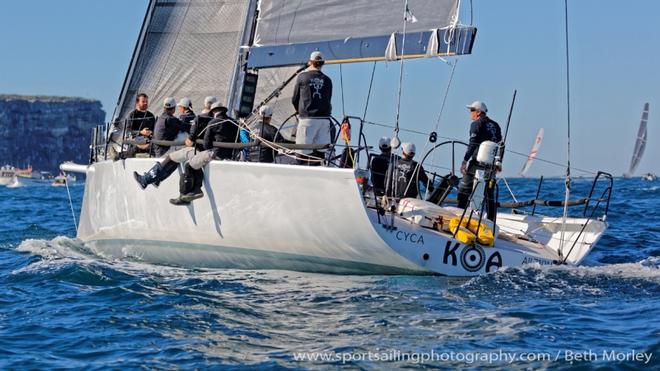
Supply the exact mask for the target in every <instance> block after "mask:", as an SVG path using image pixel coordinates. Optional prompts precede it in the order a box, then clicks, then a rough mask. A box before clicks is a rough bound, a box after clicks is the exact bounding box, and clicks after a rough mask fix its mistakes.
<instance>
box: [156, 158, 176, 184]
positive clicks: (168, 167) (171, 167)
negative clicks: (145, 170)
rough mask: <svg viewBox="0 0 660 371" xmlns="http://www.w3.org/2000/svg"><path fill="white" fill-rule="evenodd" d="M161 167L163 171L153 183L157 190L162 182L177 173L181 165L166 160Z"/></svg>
mask: <svg viewBox="0 0 660 371" xmlns="http://www.w3.org/2000/svg"><path fill="white" fill-rule="evenodd" d="M161 167H162V170H161V171H160V172H159V173H158V176H157V177H156V179H154V181H153V183H152V184H153V185H154V187H156V188H158V186H159V185H160V182H162V181H163V180H165V179H167V178H169V177H170V175H172V173H174V172H175V171H176V169H177V168H178V167H179V164H178V163H176V162H174V161H172V160H170V159H169V158H167V159H165V161H163V164H162V165H161Z"/></svg>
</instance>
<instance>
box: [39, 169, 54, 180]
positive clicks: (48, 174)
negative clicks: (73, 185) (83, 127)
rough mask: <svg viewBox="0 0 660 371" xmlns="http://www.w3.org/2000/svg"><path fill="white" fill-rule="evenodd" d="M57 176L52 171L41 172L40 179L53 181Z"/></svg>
mask: <svg viewBox="0 0 660 371" xmlns="http://www.w3.org/2000/svg"><path fill="white" fill-rule="evenodd" d="M53 178H55V176H53V174H52V173H51V172H50V171H40V172H39V179H41V180H49V179H53Z"/></svg>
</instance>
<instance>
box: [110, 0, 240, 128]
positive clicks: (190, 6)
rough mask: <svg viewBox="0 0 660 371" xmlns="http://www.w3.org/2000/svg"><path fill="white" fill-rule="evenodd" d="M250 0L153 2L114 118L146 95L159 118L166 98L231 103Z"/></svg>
mask: <svg viewBox="0 0 660 371" xmlns="http://www.w3.org/2000/svg"><path fill="white" fill-rule="evenodd" d="M250 4H251V2H250V1H248V0H223V1H217V0H216V1H214V0H151V2H150V4H149V8H148V11H147V15H146V16H145V20H144V23H143V25H142V31H141V33H140V38H139V40H138V43H137V45H136V48H135V51H134V53H133V59H132V61H131V65H130V67H129V70H128V73H127V74H126V79H125V81H124V86H123V88H122V91H121V95H120V98H119V101H118V103H117V108H116V109H115V114H114V117H113V119H121V118H124V117H125V116H126V115H127V113H128V112H130V111H131V110H132V109H133V105H134V101H135V97H136V95H137V94H139V93H142V92H144V93H146V94H147V95H149V97H150V98H151V99H150V100H151V109H152V110H153V111H154V113H156V114H158V113H159V112H158V111H159V109H160V107H161V104H162V103H161V102H162V101H163V99H164V98H166V97H169V96H172V97H176V98H177V99H178V98H182V97H189V98H190V99H191V100H192V102H193V107H194V108H195V109H196V110H199V109H200V108H201V105H202V104H203V101H204V97H206V96H209V95H215V96H217V97H218V98H219V99H220V100H221V101H223V102H225V103H227V102H228V100H229V98H230V93H231V86H232V81H233V79H234V76H235V70H236V65H237V59H238V54H239V51H240V46H241V45H242V44H243V42H244V40H243V39H242V38H243V35H244V31H245V27H246V26H245V25H246V23H248V22H247V19H248V17H249V14H248V13H249V8H250V7H249V5H250Z"/></svg>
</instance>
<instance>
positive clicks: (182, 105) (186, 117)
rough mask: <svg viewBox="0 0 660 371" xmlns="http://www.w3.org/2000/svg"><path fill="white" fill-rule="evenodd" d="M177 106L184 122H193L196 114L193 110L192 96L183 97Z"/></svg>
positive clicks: (180, 117)
mask: <svg viewBox="0 0 660 371" xmlns="http://www.w3.org/2000/svg"><path fill="white" fill-rule="evenodd" d="M176 106H177V108H178V109H179V120H181V122H183V123H184V124H191V123H192V121H193V120H194V119H195V117H196V115H195V112H193V110H192V102H191V101H190V98H181V100H179V103H177V105H176Z"/></svg>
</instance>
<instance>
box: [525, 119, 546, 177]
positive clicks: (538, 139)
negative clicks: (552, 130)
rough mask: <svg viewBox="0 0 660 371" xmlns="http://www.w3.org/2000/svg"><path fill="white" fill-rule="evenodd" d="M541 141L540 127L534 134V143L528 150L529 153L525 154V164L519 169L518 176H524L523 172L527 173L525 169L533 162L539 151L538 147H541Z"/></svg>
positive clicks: (541, 130)
mask: <svg viewBox="0 0 660 371" xmlns="http://www.w3.org/2000/svg"><path fill="white" fill-rule="evenodd" d="M542 141H543V128H540V129H539V132H538V133H537V134H536V139H534V145H533V146H532V150H531V151H530V152H529V155H527V162H525V165H523V168H522V170H520V176H525V174H527V171H528V170H529V168H530V167H531V166H532V163H533V162H534V159H535V158H536V155H538V153H539V148H541V142H542Z"/></svg>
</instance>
